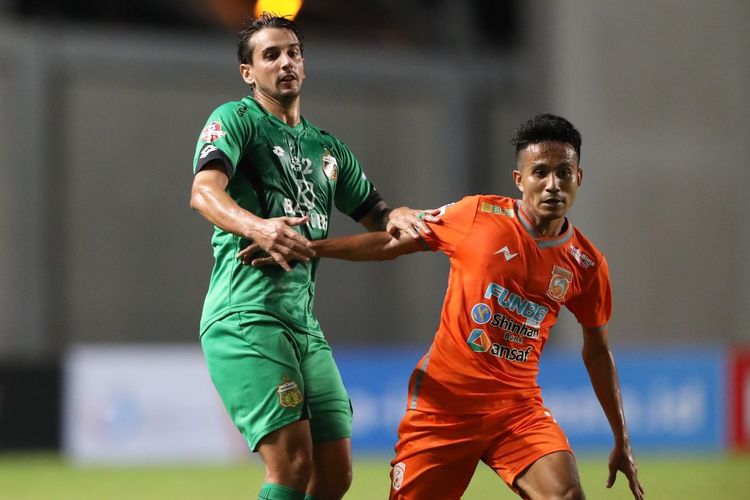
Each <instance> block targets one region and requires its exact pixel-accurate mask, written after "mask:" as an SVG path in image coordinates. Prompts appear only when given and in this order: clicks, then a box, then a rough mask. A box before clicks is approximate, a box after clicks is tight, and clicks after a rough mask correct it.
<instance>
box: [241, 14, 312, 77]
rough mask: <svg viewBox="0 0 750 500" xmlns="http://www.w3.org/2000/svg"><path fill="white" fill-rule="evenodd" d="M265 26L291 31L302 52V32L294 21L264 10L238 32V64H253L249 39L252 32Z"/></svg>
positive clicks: (254, 32)
mask: <svg viewBox="0 0 750 500" xmlns="http://www.w3.org/2000/svg"><path fill="white" fill-rule="evenodd" d="M266 28H279V29H283V30H289V31H291V32H292V33H294V36H296V37H297V41H299V50H300V53H302V52H303V43H302V42H303V37H302V33H300V31H299V27H298V26H297V25H296V24H295V23H294V21H292V20H290V19H287V18H286V17H283V16H277V15H276V14H273V13H271V12H264V13H263V14H261V16H260V17H258V18H256V19H251V20H250V22H249V23H248V24H247V26H245V28H244V29H243V30H242V31H240V33H239V42H238V43H237V59H239V60H240V64H250V65H252V64H253V47H252V45H251V44H250V39H251V38H252V37H253V35H254V34H256V33H257V32H259V31H260V30H263V29H266Z"/></svg>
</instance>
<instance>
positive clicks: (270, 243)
mask: <svg viewBox="0 0 750 500" xmlns="http://www.w3.org/2000/svg"><path fill="white" fill-rule="evenodd" d="M228 184H229V178H228V177H227V174H226V172H225V171H224V168H223V166H222V165H221V164H220V163H216V164H214V163H211V164H208V165H207V166H205V167H204V168H203V169H202V170H201V171H200V172H198V173H197V174H196V175H195V178H194V179H193V188H192V192H191V195H190V207H191V208H193V209H194V210H196V211H197V212H198V213H200V214H201V215H202V216H203V217H205V218H206V219H208V220H209V221H210V222H211V223H212V224H214V225H215V226H218V227H220V228H221V229H223V230H225V231H228V232H230V233H232V234H235V235H237V236H241V237H243V238H246V239H248V240H252V241H254V242H255V244H256V245H257V247H256V248H257V249H262V250H264V251H266V252H267V253H268V255H270V256H271V259H273V261H275V262H276V263H278V265H280V266H281V267H282V268H284V270H286V271H290V270H291V267H290V265H289V263H288V262H290V261H293V260H299V261H302V262H309V261H310V258H311V257H314V256H315V253H314V252H313V251H312V249H311V248H310V246H311V244H310V241H308V240H307V238H305V237H304V236H302V235H301V234H299V233H298V232H296V231H295V230H294V229H293V226H298V225H300V224H304V223H305V222H307V218H306V217H275V218H271V219H263V218H261V217H258V216H256V215H255V214H253V213H251V212H249V211H247V210H245V209H243V208H242V207H240V206H239V205H238V204H237V203H236V202H235V201H234V200H233V199H232V197H231V196H229V195H228V194H227V192H226V187H227V185H228Z"/></svg>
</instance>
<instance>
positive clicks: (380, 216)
mask: <svg viewBox="0 0 750 500" xmlns="http://www.w3.org/2000/svg"><path fill="white" fill-rule="evenodd" d="M438 212H439V209H432V210H416V209H413V208H409V207H399V208H395V209H392V208H389V207H388V205H387V204H386V202H385V201H383V200H380V201H378V202H377V203H376V204H375V205H374V206H373V207H372V209H370V211H369V212H368V213H367V214H366V215H365V216H364V217H362V218H361V219H360V221H359V222H360V223H361V224H362V225H363V226H365V228H366V229H367V230H368V231H387V232H388V233H389V234H390V235H391V236H393V237H394V238H395V239H398V237H399V235H400V234H401V233H404V234H408V235H409V236H411V237H412V238H413V239H415V240H417V239H419V238H420V236H419V233H420V232H422V233H425V234H430V233H431V232H432V231H431V230H430V227H429V226H428V225H427V224H425V222H438V221H439V220H440V218H439V217H438V216H437V214H438Z"/></svg>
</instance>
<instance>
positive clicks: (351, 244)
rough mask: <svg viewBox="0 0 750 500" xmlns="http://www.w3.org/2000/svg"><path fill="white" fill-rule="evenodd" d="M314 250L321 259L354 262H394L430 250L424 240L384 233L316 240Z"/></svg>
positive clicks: (313, 245) (313, 244)
mask: <svg viewBox="0 0 750 500" xmlns="http://www.w3.org/2000/svg"><path fill="white" fill-rule="evenodd" d="M312 248H313V250H314V251H315V254H316V255H318V256H319V257H329V258H332V259H343V260H353V261H377V260H392V259H395V258H396V257H398V256H399V255H405V254H408V253H414V252H418V251H420V250H427V249H428V247H427V245H426V244H425V243H424V242H423V241H422V240H415V239H414V238H412V237H410V236H407V235H405V234H403V233H401V235H400V236H399V238H394V237H393V236H392V235H391V234H389V233H386V232H383V231H379V232H374V233H363V234H357V235H354V236H344V237H341V238H329V239H325V240H316V241H313V243H312Z"/></svg>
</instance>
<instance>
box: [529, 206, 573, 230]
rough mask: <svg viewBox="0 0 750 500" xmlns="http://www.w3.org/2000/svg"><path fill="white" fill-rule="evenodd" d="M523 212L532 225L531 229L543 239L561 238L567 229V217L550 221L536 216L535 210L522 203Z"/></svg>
mask: <svg viewBox="0 0 750 500" xmlns="http://www.w3.org/2000/svg"><path fill="white" fill-rule="evenodd" d="M521 210H523V213H524V215H525V216H526V218H527V219H528V220H529V222H530V223H531V227H533V228H534V231H536V233H537V234H538V235H539V236H540V237H542V238H553V237H555V236H559V235H560V234H561V233H562V232H563V231H564V230H565V229H567V219H566V218H565V216H563V217H558V218H555V219H549V218H545V217H542V216H540V215H538V214H535V213H534V211H533V210H529V208H528V207H526V206H524V204H523V203H521Z"/></svg>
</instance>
